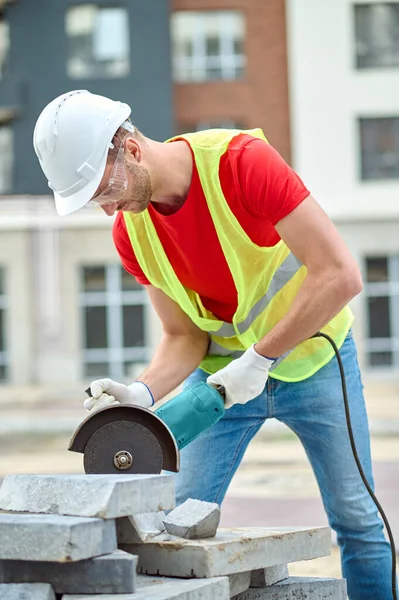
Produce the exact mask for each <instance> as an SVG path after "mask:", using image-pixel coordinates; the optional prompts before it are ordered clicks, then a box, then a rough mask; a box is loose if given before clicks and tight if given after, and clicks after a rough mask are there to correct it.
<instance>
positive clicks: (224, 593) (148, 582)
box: [62, 576, 230, 600]
mask: <svg viewBox="0 0 399 600" xmlns="http://www.w3.org/2000/svg"><path fill="white" fill-rule="evenodd" d="M137 580H138V589H137V591H136V592H135V593H134V594H123V596H120V595H115V594H112V595H108V594H105V595H101V596H97V595H94V596H82V595H80V594H79V595H68V594H66V595H64V596H63V597H62V600H229V598H230V594H229V581H228V579H227V577H218V578H215V579H188V580H187V579H168V578H163V577H155V578H152V577H140V576H139V577H138V578H137Z"/></svg>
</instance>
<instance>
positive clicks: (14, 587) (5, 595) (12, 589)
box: [0, 583, 55, 600]
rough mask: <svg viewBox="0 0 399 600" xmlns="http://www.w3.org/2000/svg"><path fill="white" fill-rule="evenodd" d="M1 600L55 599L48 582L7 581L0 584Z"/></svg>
mask: <svg viewBox="0 0 399 600" xmlns="http://www.w3.org/2000/svg"><path fill="white" fill-rule="evenodd" d="M0 598H1V600H55V594H54V591H53V589H52V588H51V585H49V584H48V583H8V584H0Z"/></svg>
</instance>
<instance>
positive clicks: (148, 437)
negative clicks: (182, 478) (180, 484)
mask: <svg viewBox="0 0 399 600" xmlns="http://www.w3.org/2000/svg"><path fill="white" fill-rule="evenodd" d="M86 393H87V394H88V395H91V392H90V388H89V389H88V390H86ZM224 397H225V394H224V388H223V387H222V386H218V387H213V386H211V385H209V384H207V383H205V382H204V381H200V382H198V383H195V384H194V385H192V386H190V387H188V388H187V389H186V390H184V391H183V392H182V393H181V394H178V395H177V396H175V397H174V398H172V399H171V400H168V401H167V402H165V403H164V404H163V405H162V406H160V407H159V408H157V409H156V410H149V409H147V408H143V407H141V406H136V405H134V404H114V405H112V406H109V407H106V408H103V409H100V410H98V411H97V412H95V413H94V414H93V415H89V416H88V417H87V418H86V419H85V420H84V421H83V422H82V423H81V424H80V425H79V427H78V429H77V430H76V431H75V433H74V435H73V437H72V439H71V441H70V444H69V447H68V450H70V451H72V452H80V453H82V454H83V466H84V470H85V473H97V474H98V473H102V474H105V473H119V474H122V473H129V474H131V473H142V474H144V473H147V474H148V473H160V472H161V471H162V470H166V471H173V472H175V473H177V472H178V471H179V466H180V455H179V451H180V450H181V449H182V448H184V446H187V444H189V443H190V442H192V441H193V440H194V439H195V438H196V437H197V436H198V435H199V434H200V433H202V432H203V431H205V430H206V429H209V428H210V427H212V425H214V424H215V423H217V421H219V419H221V418H222V416H223V415H224V412H225V408H224Z"/></svg>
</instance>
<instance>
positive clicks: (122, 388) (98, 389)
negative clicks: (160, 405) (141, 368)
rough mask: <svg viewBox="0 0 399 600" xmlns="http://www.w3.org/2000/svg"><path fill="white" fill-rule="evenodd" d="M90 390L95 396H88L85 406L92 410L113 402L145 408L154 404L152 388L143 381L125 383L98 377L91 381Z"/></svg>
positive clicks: (94, 410)
mask: <svg viewBox="0 0 399 600" xmlns="http://www.w3.org/2000/svg"><path fill="white" fill-rule="evenodd" d="M90 391H91V394H92V396H93V397H92V398H87V399H86V400H85V401H84V403H83V406H84V407H85V409H86V410H88V411H91V412H96V411H97V410H99V409H100V408H105V407H106V406H111V405H112V404H137V405H138V406H143V407H144V408H149V407H150V406H152V405H153V404H154V398H153V395H152V394H151V392H150V389H149V388H148V387H147V386H146V384H145V383H142V382H141V381H135V382H134V383H132V384H131V385H124V384H123V383H117V382H116V381H113V380H112V379H97V380H96V381H93V382H92V383H91V385H90Z"/></svg>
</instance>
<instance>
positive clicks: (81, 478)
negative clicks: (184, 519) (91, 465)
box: [0, 474, 175, 519]
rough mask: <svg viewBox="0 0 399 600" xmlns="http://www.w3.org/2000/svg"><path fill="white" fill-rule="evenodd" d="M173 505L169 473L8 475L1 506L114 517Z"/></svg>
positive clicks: (43, 511)
mask: <svg viewBox="0 0 399 600" xmlns="http://www.w3.org/2000/svg"><path fill="white" fill-rule="evenodd" d="M174 507H175V489H174V479H173V476H172V475H84V474H77V475H75V474H73V475H33V474H28V475H7V476H6V477H5V479H4V482H3V485H2V486H1V488H0V509H2V510H6V511H12V512H29V513H45V514H53V515H54V514H55V515H71V516H76V517H100V518H102V519H116V518H118V517H127V516H129V515H133V514H136V513H145V512H157V511H160V510H170V509H173V508H174Z"/></svg>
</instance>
